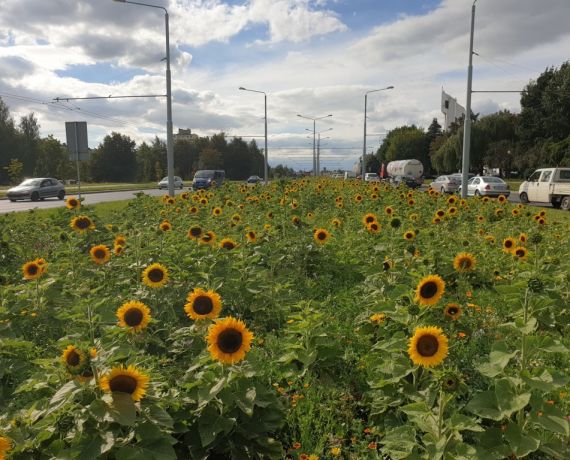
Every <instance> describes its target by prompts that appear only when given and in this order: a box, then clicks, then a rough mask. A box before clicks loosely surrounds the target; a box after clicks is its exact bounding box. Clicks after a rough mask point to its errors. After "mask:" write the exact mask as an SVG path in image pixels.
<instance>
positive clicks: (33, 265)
mask: <svg viewBox="0 0 570 460" xmlns="http://www.w3.org/2000/svg"><path fill="white" fill-rule="evenodd" d="M22 273H23V275H24V278H25V279H27V280H37V279H38V278H39V277H40V276H42V275H43V274H44V270H43V269H42V267H41V265H40V264H39V263H38V262H37V260H32V261H31V262H26V263H25V264H24V265H22Z"/></svg>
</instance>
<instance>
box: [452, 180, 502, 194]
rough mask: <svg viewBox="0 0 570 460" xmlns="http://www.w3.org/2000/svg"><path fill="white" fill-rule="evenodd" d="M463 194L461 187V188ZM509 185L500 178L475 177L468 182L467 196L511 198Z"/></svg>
mask: <svg viewBox="0 0 570 460" xmlns="http://www.w3.org/2000/svg"><path fill="white" fill-rule="evenodd" d="M458 190H459V193H461V186H459V189H458ZM510 194H511V192H510V190H509V185H508V184H507V183H506V182H505V181H504V180H503V179H501V178H500V177H495V176H475V177H472V178H471V179H469V182H467V196H480V195H481V196H499V195H504V196H509V195H510Z"/></svg>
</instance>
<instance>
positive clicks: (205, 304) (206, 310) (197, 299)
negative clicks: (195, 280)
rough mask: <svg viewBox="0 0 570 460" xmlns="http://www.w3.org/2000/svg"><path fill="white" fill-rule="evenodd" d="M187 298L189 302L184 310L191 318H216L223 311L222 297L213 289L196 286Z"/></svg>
mask: <svg viewBox="0 0 570 460" xmlns="http://www.w3.org/2000/svg"><path fill="white" fill-rule="evenodd" d="M186 300H187V301H188V303H187V304H186V305H184V311H185V312H186V314H187V315H188V317H189V318H190V319H196V320H198V319H206V318H209V319H215V318H217V317H218V316H220V312H221V311H222V298H221V297H220V295H219V294H218V293H216V292H215V291H212V290H209V291H205V290H203V289H201V288H196V289H194V290H193V291H192V292H191V293H189V294H188V297H187V298H186Z"/></svg>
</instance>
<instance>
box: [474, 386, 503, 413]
mask: <svg viewBox="0 0 570 460" xmlns="http://www.w3.org/2000/svg"><path fill="white" fill-rule="evenodd" d="M466 409H467V410H468V411H471V412H473V413H474V414H475V415H478V416H479V417H482V418H490V419H491V420H501V419H502V418H503V414H502V413H501V411H500V410H499V405H498V403H497V396H496V395H495V392H494V391H492V390H487V391H483V392H481V393H478V394H476V395H475V396H474V397H473V398H472V399H471V401H469V404H467V406H466Z"/></svg>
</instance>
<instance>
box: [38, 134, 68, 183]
mask: <svg viewBox="0 0 570 460" xmlns="http://www.w3.org/2000/svg"><path fill="white" fill-rule="evenodd" d="M73 174H74V171H73V163H72V162H71V161H69V157H68V152H67V149H66V148H65V147H64V146H63V145H62V143H61V142H60V141H58V140H57V139H54V137H53V136H52V135H49V136H48V137H46V138H45V139H41V140H40V141H39V144H38V154H37V157H36V161H35V166H34V176H39V177H42V176H48V177H57V178H59V179H65V178H69V177H72V176H73Z"/></svg>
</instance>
